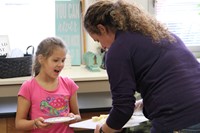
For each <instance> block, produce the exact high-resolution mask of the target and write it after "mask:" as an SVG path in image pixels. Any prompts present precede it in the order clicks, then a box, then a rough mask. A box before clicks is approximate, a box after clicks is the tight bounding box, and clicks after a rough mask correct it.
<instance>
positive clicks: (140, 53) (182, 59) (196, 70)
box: [106, 31, 200, 133]
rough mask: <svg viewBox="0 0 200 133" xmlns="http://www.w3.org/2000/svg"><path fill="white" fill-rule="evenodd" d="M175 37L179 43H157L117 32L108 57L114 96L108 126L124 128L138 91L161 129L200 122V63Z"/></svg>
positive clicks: (127, 33) (146, 109)
mask: <svg viewBox="0 0 200 133" xmlns="http://www.w3.org/2000/svg"><path fill="white" fill-rule="evenodd" d="M174 37H175V38H176V39H177V41H176V42H175V43H173V44H170V43H169V42H168V41H166V40H163V41H161V42H160V43H153V41H152V40H151V39H150V38H149V37H146V36H143V35H141V34H140V33H136V32H132V33H131V32H122V31H118V32H117V33H116V37H115V41H114V42H113V44H112V45H111V47H110V48H109V50H108V53H107V57H106V69H107V73H108V77H109V82H110V89H111V93H112V99H113V103H112V105H113V107H112V109H111V111H110V115H109V117H108V119H107V121H106V123H107V124H108V126H110V127H111V128H113V129H120V128H122V127H123V125H124V124H125V123H126V122H127V121H128V120H129V119H130V117H131V116H132V114H133V111H134V110H133V108H134V103H135V98H134V94H135V92H136V91H137V92H139V93H140V94H141V96H142V98H143V104H144V108H143V112H144V115H145V116H146V117H147V118H148V119H149V120H150V121H151V122H152V125H153V128H154V130H156V132H158V133H159V132H164V131H168V130H177V129H182V128H184V127H188V126H190V125H193V124H196V123H200V113H199V112H200V64H199V62H198V61H197V60H196V58H195V57H194V56H193V54H192V53H191V52H190V51H189V50H188V49H187V48H186V46H185V45H184V43H183V42H182V41H181V40H180V39H179V38H178V37H177V36H175V35H174Z"/></svg>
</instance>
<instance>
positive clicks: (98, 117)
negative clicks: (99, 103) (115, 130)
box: [92, 114, 108, 123]
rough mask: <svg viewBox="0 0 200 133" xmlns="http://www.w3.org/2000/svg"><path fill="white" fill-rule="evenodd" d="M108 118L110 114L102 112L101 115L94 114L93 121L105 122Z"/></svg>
mask: <svg viewBox="0 0 200 133" xmlns="http://www.w3.org/2000/svg"><path fill="white" fill-rule="evenodd" d="M107 118H108V114H101V115H100V116H93V117H92V121H93V122H100V123H104V122H105V121H106V119H107Z"/></svg>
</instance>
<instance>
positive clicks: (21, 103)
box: [15, 96, 50, 130]
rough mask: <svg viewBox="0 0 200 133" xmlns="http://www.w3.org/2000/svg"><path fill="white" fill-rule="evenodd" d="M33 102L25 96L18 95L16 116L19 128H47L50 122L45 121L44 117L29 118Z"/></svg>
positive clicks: (16, 124) (17, 127) (16, 125)
mask: <svg viewBox="0 0 200 133" xmlns="http://www.w3.org/2000/svg"><path fill="white" fill-rule="evenodd" d="M30 106H31V102H30V101H28V100H27V99H26V98H24V97H23V96H18V103H17V113H16V118H15V127H16V129H19V130H32V129H36V128H46V127H48V126H49V125H50V124H48V123H44V122H43V121H44V119H43V118H42V117H38V118H37V119H34V120H29V119H28V114H29V109H30Z"/></svg>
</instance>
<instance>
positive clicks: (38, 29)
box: [0, 0, 55, 52]
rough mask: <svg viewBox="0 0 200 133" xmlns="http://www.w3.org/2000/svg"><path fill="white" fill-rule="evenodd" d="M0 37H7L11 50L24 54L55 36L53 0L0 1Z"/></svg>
mask: <svg viewBox="0 0 200 133" xmlns="http://www.w3.org/2000/svg"><path fill="white" fill-rule="evenodd" d="M0 29H1V30H0V35H8V37H9V42H10V45H11V49H15V48H18V49H20V50H22V51H23V52H25V49H26V47H27V46H29V45H34V46H35V47H36V46H37V45H38V44H39V42H40V41H41V40H42V39H44V38H46V37H47V36H54V35H55V0H1V1H0Z"/></svg>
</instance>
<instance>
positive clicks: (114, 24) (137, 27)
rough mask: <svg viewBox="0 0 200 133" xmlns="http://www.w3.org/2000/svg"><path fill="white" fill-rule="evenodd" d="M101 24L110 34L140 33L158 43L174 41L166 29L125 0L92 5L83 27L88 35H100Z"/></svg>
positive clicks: (141, 9)
mask: <svg viewBox="0 0 200 133" xmlns="http://www.w3.org/2000/svg"><path fill="white" fill-rule="evenodd" d="M98 24H102V25H104V26H105V27H106V29H107V30H108V31H109V30H110V31H112V32H115V31H117V30H123V31H135V32H140V33H142V34H143V35H145V36H150V37H151V38H152V39H153V41H155V42H159V41H160V40H161V39H163V38H167V39H169V40H170V41H174V38H173V37H172V36H171V34H170V32H169V31H168V29H167V28H166V27H165V26H164V25H163V24H161V23H160V22H159V21H158V20H156V18H155V17H154V16H152V15H150V14H149V13H148V12H147V11H145V10H144V9H143V8H142V7H140V6H139V5H137V4H136V3H128V2H126V1H125V0H118V1H116V2H114V1H113V0H101V1H97V2H96V3H94V4H92V5H91V6H90V7H89V8H88V9H87V12H86V14H85V16H84V27H85V29H86V30H87V31H88V32H90V33H95V34H100V31H99V29H98V28H97V25H98Z"/></svg>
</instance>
